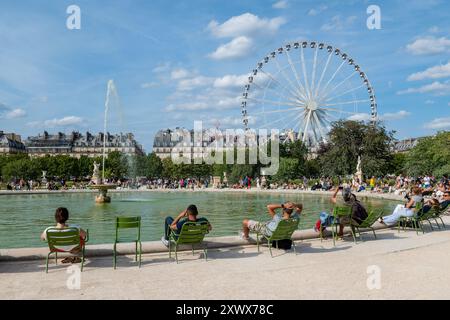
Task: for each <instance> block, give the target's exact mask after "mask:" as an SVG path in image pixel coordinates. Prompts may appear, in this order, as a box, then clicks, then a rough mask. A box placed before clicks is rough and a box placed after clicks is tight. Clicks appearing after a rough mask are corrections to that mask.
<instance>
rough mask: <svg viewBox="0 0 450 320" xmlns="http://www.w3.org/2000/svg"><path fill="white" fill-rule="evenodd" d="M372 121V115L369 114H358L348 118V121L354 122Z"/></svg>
mask: <svg viewBox="0 0 450 320" xmlns="http://www.w3.org/2000/svg"><path fill="white" fill-rule="evenodd" d="M370 119H371V117H370V114H368V113H357V114H354V115H352V116H350V117H348V120H352V121H369V120H370Z"/></svg>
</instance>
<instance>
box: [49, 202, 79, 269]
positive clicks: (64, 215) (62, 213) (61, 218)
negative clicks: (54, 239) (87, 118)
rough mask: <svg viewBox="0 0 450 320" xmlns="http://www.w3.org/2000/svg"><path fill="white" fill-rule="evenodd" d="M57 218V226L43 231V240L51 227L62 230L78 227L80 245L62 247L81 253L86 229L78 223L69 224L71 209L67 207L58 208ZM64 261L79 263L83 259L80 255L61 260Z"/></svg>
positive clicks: (68, 250) (74, 252)
mask: <svg viewBox="0 0 450 320" xmlns="http://www.w3.org/2000/svg"><path fill="white" fill-rule="evenodd" d="M55 220H56V226H55V227H48V228H46V229H45V230H44V232H42V234H41V240H43V241H47V230H49V229H60V230H61V232H64V229H67V228H76V229H78V230H79V231H80V246H75V247H67V248H66V247H64V248H61V249H62V250H64V251H67V252H70V253H72V254H76V253H79V252H80V251H81V247H83V245H84V241H85V240H86V236H87V234H86V231H84V230H83V229H81V228H80V226H78V225H74V224H67V223H66V222H67V220H69V210H67V208H63V207H60V208H57V209H56V211H55ZM61 262H62V263H79V262H81V259H80V258H79V257H67V258H65V259H63V260H62V261H61Z"/></svg>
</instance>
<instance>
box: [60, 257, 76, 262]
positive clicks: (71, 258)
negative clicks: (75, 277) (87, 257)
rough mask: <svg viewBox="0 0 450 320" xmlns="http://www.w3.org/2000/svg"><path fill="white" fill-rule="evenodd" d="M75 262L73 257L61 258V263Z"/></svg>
mask: <svg viewBox="0 0 450 320" xmlns="http://www.w3.org/2000/svg"><path fill="white" fill-rule="evenodd" d="M72 262H73V257H65V258H64V259H62V260H61V263H72Z"/></svg>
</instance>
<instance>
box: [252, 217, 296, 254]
mask: <svg viewBox="0 0 450 320" xmlns="http://www.w3.org/2000/svg"><path fill="white" fill-rule="evenodd" d="M299 222H300V219H299V218H290V219H285V220H281V221H280V222H279V223H278V226H277V228H276V229H275V231H274V232H273V233H272V235H271V236H270V237H266V236H264V235H263V234H261V233H259V232H257V233H256V245H257V246H258V252H260V251H259V237H260V236H262V238H266V239H267V245H268V246H269V251H270V256H271V257H272V258H273V253H272V242H273V241H277V242H276V244H277V249H278V240H291V241H292V248H293V249H294V253H295V254H297V251H296V249H295V242H294V241H293V240H292V234H293V233H294V231H295V230H297V228H298V224H299ZM262 238H261V240H262Z"/></svg>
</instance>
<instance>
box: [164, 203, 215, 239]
mask: <svg viewBox="0 0 450 320" xmlns="http://www.w3.org/2000/svg"><path fill="white" fill-rule="evenodd" d="M197 216H198V210H197V206H195V205H193V204H191V205H190V206H189V207H187V209H186V210H184V211H182V212H181V213H180V214H179V215H178V216H177V217H176V218H175V219H174V218H172V217H167V218H166V220H165V221H164V235H163V236H162V238H161V241H162V243H163V244H164V245H165V246H166V247H168V246H169V236H170V232H171V231H172V230H173V231H175V232H176V233H179V232H180V231H181V228H183V225H184V224H185V223H186V222H200V223H202V222H203V223H206V224H208V229H209V230H210V231H211V229H212V226H211V224H210V223H209V221H208V219H206V218H203V217H202V218H198V217H197Z"/></svg>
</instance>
